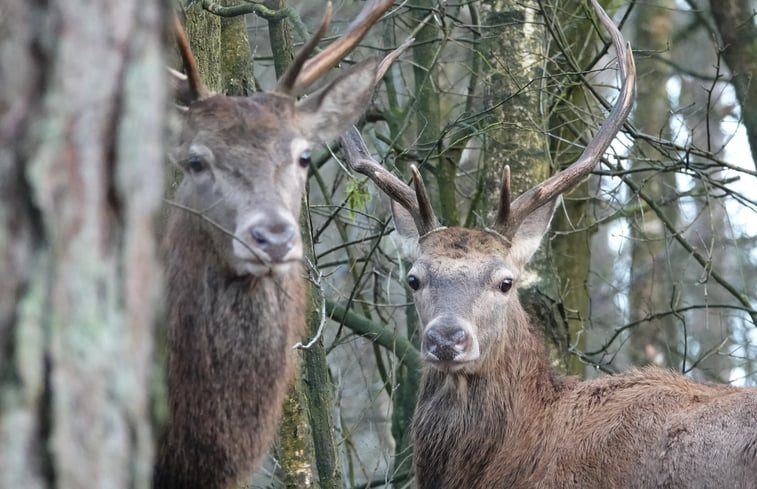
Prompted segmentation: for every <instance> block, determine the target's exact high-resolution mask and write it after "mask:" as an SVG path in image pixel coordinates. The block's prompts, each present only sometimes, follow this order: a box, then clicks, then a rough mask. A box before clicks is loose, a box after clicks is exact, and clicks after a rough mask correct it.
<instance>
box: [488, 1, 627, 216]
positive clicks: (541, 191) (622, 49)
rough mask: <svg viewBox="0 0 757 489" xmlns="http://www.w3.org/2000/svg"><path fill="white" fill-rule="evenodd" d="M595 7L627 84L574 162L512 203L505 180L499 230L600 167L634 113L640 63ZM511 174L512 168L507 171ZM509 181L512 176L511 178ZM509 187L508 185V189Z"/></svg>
mask: <svg viewBox="0 0 757 489" xmlns="http://www.w3.org/2000/svg"><path fill="white" fill-rule="evenodd" d="M591 4H592V7H593V8H594V10H595V11H596V12H597V16H598V17H599V20H600V22H602V24H603V25H604V26H605V28H606V29H607V30H608V32H609V33H610V36H611V37H612V43H613V46H614V47H615V51H616V53H617V57H618V64H619V66H620V76H621V79H622V80H623V85H622V88H621V91H620V94H619V96H618V100H617V101H616V102H615V105H614V106H613V107H612V110H611V111H610V114H609V116H608V117H607V119H606V120H605V121H604V123H602V126H601V127H600V128H599V131H597V134H596V135H595V136H594V138H593V139H592V140H591V141H590V142H589V144H588V145H586V148H585V149H584V152H583V153H582V154H581V156H580V157H579V158H578V160H576V161H575V162H574V163H573V164H572V165H570V166H569V167H568V168H565V169H564V170H562V171H561V172H559V173H557V174H555V175H553V176H552V177H550V178H548V179H547V180H545V181H543V182H542V183H540V184H539V185H537V186H536V187H533V188H531V189H530V190H527V191H526V192H524V193H522V194H521V195H520V196H519V197H518V198H517V199H515V201H513V203H512V204H510V202H509V200H510V189H509V182H507V183H506V184H505V182H503V186H502V194H501V197H500V206H499V210H498V211H497V221H496V227H497V228H499V229H513V228H515V227H517V226H518V224H520V223H521V222H522V221H523V219H524V218H525V217H526V216H527V215H528V214H530V213H531V212H533V211H534V210H535V209H537V208H539V207H541V206H542V205H544V204H545V203H547V202H549V201H551V200H552V199H554V198H556V197H557V196H558V195H560V194H562V193H563V192H565V191H566V190H568V189H569V188H571V187H573V186H574V185H576V184H577V183H578V182H580V181H581V180H583V179H584V178H586V176H588V175H589V173H591V171H592V170H593V169H594V167H595V166H596V164H597V162H598V161H599V159H600V158H601V157H602V154H604V152H605V151H606V150H607V148H608V147H609V146H610V143H611V142H612V140H613V139H614V138H615V135H616V134H617V133H618V131H619V130H620V128H621V127H622V126H623V123H624V122H625V120H626V117H628V114H629V113H630V112H631V107H632V106H633V101H634V98H635V96H636V65H635V64H634V61H633V54H632V52H631V46H630V45H629V44H628V43H626V42H625V41H624V40H623V36H622V35H621V34H620V31H619V30H618V28H617V27H615V24H614V23H613V22H612V20H610V17H608V16H607V14H606V13H605V11H604V10H603V9H602V7H600V6H599V4H598V3H597V2H596V0H591ZM506 174H507V175H509V170H508V171H506ZM508 180H509V179H508ZM505 187H508V188H507V189H505Z"/></svg>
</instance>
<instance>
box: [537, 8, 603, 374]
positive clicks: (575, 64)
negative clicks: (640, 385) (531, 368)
mask: <svg viewBox="0 0 757 489" xmlns="http://www.w3.org/2000/svg"><path fill="white" fill-rule="evenodd" d="M600 3H602V4H606V3H608V2H607V1H604V2H600ZM543 4H544V5H547V4H549V8H547V9H546V10H547V11H546V12H544V21H545V22H547V23H551V24H552V27H553V28H552V30H553V31H556V32H560V33H561V34H560V36H559V38H558V39H553V40H552V42H551V43H550V53H549V59H550V60H552V63H551V64H550V67H549V72H550V75H552V78H551V79H552V80H553V81H552V83H550V87H551V88H550V93H549V96H550V98H551V100H550V104H549V105H550V111H549V114H550V120H549V134H550V135H551V139H550V152H551V154H552V159H553V160H554V162H555V163H556V166H557V167H558V168H565V167H567V166H569V165H571V164H572V163H573V162H575V161H576V160H577V159H578V158H579V156H580V155H581V152H582V151H583V147H584V145H585V144H586V142H587V141H589V140H590V139H591V135H592V133H593V132H594V131H595V130H596V129H595V128H594V127H591V126H590V122H588V121H587V120H586V117H585V114H587V113H591V112H592V109H594V107H592V105H594V104H593V101H592V99H591V97H590V96H587V91H588V90H587V87H586V86H584V85H583V84H582V83H581V82H580V78H579V77H578V76H577V75H569V74H571V73H577V72H581V71H582V70H585V69H586V70H588V69H590V68H592V67H590V66H587V65H588V64H589V62H591V61H592V59H593V58H594V57H595V56H596V54H597V51H596V49H593V46H595V45H596V42H597V41H599V39H598V36H597V32H596V29H594V27H593V24H592V21H591V19H590V18H589V17H587V16H586V15H585V12H586V11H587V5H586V4H584V3H580V2H575V1H573V0H567V1H565V0H557V1H553V2H549V3H548V2H543ZM587 46H588V47H589V48H588V49H587V48H586V47H587ZM564 52H569V53H570V56H565V55H564ZM612 54H613V55H614V53H612ZM599 113H602V111H601V110H600V111H599ZM600 122H601V121H600ZM600 122H597V123H596V127H598V126H599V123H600ZM591 197H592V195H591V185H590V180H586V181H585V182H583V183H581V184H579V185H578V186H576V187H575V188H574V189H573V190H571V191H570V192H568V193H567V194H566V195H564V196H563V209H564V211H563V209H559V210H558V211H557V212H556V213H555V217H554V221H553V223H552V228H553V229H554V230H555V231H556V236H555V238H554V239H553V240H552V259H553V260H554V264H555V270H556V271H557V273H558V274H559V280H560V294H561V300H562V302H563V305H564V308H565V311H566V319H567V323H568V341H569V343H570V345H571V346H573V347H574V348H576V349H577V350H578V351H584V350H585V345H586V339H587V336H588V335H587V334H586V331H585V330H586V328H587V327H588V325H589V315H590V298H589V289H588V282H589V271H590V268H591V239H592V236H593V235H594V233H595V231H596V228H595V227H594V224H595V223H594V221H593V218H592V215H591V213H590V204H591V202H592V201H591ZM565 364H566V370H567V372H568V373H570V374H575V375H579V376H583V374H584V371H585V365H584V363H583V361H582V360H581V358H580V357H579V356H578V355H568V356H567V357H566V362H565Z"/></svg>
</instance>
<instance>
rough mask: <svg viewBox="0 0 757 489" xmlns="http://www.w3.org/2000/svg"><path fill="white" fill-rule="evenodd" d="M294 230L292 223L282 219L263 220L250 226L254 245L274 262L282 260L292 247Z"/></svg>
mask: <svg viewBox="0 0 757 489" xmlns="http://www.w3.org/2000/svg"><path fill="white" fill-rule="evenodd" d="M296 231H297V230H296V228H295V226H294V224H292V223H290V222H287V221H282V220H271V221H268V220H265V221H262V222H258V223H256V224H254V225H253V226H251V227H250V235H251V236H252V239H253V243H254V244H255V246H256V247H257V248H258V249H260V250H261V251H263V252H265V254H267V255H268V256H269V257H270V258H271V261H274V262H277V261H281V260H283V259H284V257H285V256H286V255H287V253H289V250H291V249H292V247H293V246H294V237H295V233H296Z"/></svg>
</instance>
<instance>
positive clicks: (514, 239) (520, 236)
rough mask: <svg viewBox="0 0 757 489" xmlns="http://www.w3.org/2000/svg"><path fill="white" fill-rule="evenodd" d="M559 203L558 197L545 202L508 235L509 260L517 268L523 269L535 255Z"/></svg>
mask: <svg viewBox="0 0 757 489" xmlns="http://www.w3.org/2000/svg"><path fill="white" fill-rule="evenodd" d="M559 202H561V198H560V197H558V198H556V199H554V200H551V201H549V202H546V203H545V204H544V205H542V206H541V207H539V208H537V209H536V210H535V211H533V212H532V213H530V214H529V215H528V216H526V218H525V219H523V222H521V223H520V224H519V225H518V227H517V228H515V230H514V231H512V232H511V233H509V234H510V236H508V237H509V238H510V241H511V243H512V246H511V248H510V259H511V260H512V261H513V263H514V264H515V265H516V266H517V267H518V268H521V267H524V266H525V265H526V263H528V261H529V260H530V259H531V257H532V256H533V255H534V253H536V250H537V249H539V245H540V244H541V240H542V238H543V237H544V234H545V233H546V232H547V229H548V228H549V223H550V222H551V221H552V215H553V214H554V213H555V208H556V207H557V204H558V203H559Z"/></svg>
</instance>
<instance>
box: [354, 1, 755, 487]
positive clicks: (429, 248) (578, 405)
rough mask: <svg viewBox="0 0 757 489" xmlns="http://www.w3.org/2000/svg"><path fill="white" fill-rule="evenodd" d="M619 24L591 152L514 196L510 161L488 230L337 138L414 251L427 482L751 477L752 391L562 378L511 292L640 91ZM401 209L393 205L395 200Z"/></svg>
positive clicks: (650, 372) (653, 372)
mask: <svg viewBox="0 0 757 489" xmlns="http://www.w3.org/2000/svg"><path fill="white" fill-rule="evenodd" d="M592 4H593V6H594V8H595V10H596V11H597V13H598V15H599V18H600V19H601V21H602V24H604V25H605V26H606V28H607V29H608V30H609V31H610V32H611V34H612V37H613V43H614V45H615V49H616V51H617V55H618V60H619V62H620V65H621V66H620V71H621V73H622V74H623V78H624V82H623V88H622V90H621V93H620V96H619V98H618V100H617V103H616V104H615V106H614V107H613V109H612V111H611V113H610V115H609V117H608V119H607V121H606V122H605V123H604V124H603V125H602V127H601V128H600V130H599V131H598V133H597V135H596V136H595V138H594V139H593V140H592V141H591V142H590V143H589V145H588V146H587V148H586V150H585V152H584V154H583V155H582V157H581V158H580V159H579V160H578V161H577V162H576V163H574V165H572V166H571V167H570V168H568V169H566V170H564V171H562V172H560V173H558V174H557V175H555V176H553V177H552V178H550V179H548V180H546V181H545V182H543V183H541V184H540V185H538V186H536V187H535V188H533V189H531V190H529V191H528V192H526V193H524V194H523V195H521V196H520V197H519V198H517V199H515V200H514V201H513V202H512V204H510V197H509V193H510V192H509V170H505V177H504V182H503V185H502V187H501V198H500V206H499V211H498V213H497V217H496V223H495V225H494V227H493V228H492V229H464V228H459V227H452V228H444V227H440V226H439V225H438V222H437V220H436V219H435V217H434V213H433V211H432V210H431V207H430V204H429V200H428V198H427V196H426V191H425V189H424V186H423V182H422V181H421V178H420V174H419V173H418V171H417V170H416V169H415V168H413V170H414V171H413V180H414V187H415V188H414V190H413V189H411V188H410V187H409V186H407V185H405V184H404V182H402V181H401V180H399V179H398V178H396V177H395V176H393V175H392V174H391V173H389V172H388V171H387V170H386V169H384V168H383V167H381V166H380V165H378V164H377V163H375V162H374V161H372V160H371V159H370V156H369V155H368V153H367V149H366V148H365V146H364V145H363V143H362V139H360V135H359V133H357V131H356V130H354V129H353V130H351V131H350V132H349V133H348V134H347V135H345V136H343V145H344V147H345V149H346V150H347V154H348V158H347V159H348V161H349V162H350V164H351V165H352V167H353V169H355V170H356V171H358V172H360V173H364V174H365V175H368V176H369V177H370V178H371V179H372V180H373V181H374V182H375V183H376V184H377V185H378V186H379V187H380V188H381V189H382V190H383V191H384V192H385V193H386V194H388V195H389V196H390V197H391V198H392V200H393V211H394V221H395V226H396V228H397V232H398V233H399V234H400V235H402V236H403V237H405V238H408V239H410V240H412V243H413V245H414V246H413V248H414V249H415V250H416V251H415V255H414V256H413V258H414V264H413V266H412V268H411V269H410V271H409V274H408V276H407V283H408V285H409V286H410V288H411V289H412V290H413V291H414V301H415V305H416V309H417V311H418V315H419V317H420V320H421V323H422V324H423V335H422V340H421V354H422V356H423V359H424V361H425V363H426V364H427V368H426V369H425V370H424V372H423V378H422V385H421V388H420V392H419V394H418V396H419V398H418V404H417V407H416V413H415V417H414V420H413V440H414V471H415V476H416V477H417V480H418V483H419V486H420V488H422V489H476V488H481V489H492V488H510V489H515V488H528V489H555V488H575V489H579V488H580V489H599V488H602V489H609V488H618V489H620V488H623V489H625V488H637V489H641V488H670V489H673V488H689V489H692V488H702V489H704V488H710V489H715V488H729V489H736V488H738V489H747V488H750V489H755V488H757V390H754V389H739V388H734V387H730V386H725V385H702V384H699V383H696V382H693V381H691V380H689V379H686V378H685V377H683V376H681V375H678V374H676V373H673V372H670V371H666V370H661V369H652V368H650V369H643V370H636V371H632V372H629V373H626V374H623V375H617V376H608V377H604V378H601V379H597V380H591V381H584V382H580V381H577V380H575V379H572V378H565V377H561V376H560V375H558V374H557V373H556V372H555V371H554V370H553V369H552V368H551V367H550V364H549V361H548V358H547V356H546V354H545V351H544V348H543V345H542V342H541V340H540V338H539V335H538V333H537V331H538V329H537V328H536V327H535V326H534V325H533V324H531V322H530V320H529V318H528V317H527V315H526V313H525V312H524V310H523V308H522V306H521V304H520V303H519V300H518V296H517V293H516V287H517V284H518V280H519V278H520V276H521V273H522V271H523V268H524V266H525V265H526V264H527V263H528V261H529V260H530V258H531V256H532V254H533V253H534V252H535V251H536V249H537V248H538V246H539V243H540V241H541V239H542V236H543V235H544V233H545V232H546V229H547V227H548V226H549V222H550V220H551V217H552V214H553V211H554V209H555V207H556V202H557V201H559V196H560V194H561V193H562V192H564V191H566V190H567V189H569V188H571V186H573V185H574V184H576V183H577V182H578V181H580V180H581V179H583V178H585V177H586V176H587V175H588V173H589V172H590V171H591V170H592V168H593V167H594V166H595V164H596V162H597V161H598V160H599V159H600V157H601V155H602V154H603V153H604V151H605V150H606V149H607V147H608V145H609V144H610V142H611V140H612V139H613V138H614V136H615V134H616V133H617V131H618V130H619V129H620V127H621V126H622V124H623V122H624V121H625V119H626V117H627V115H628V113H629V111H630V108H631V105H632V102H633V97H634V85H635V71H634V70H635V68H634V64H633V58H632V56H631V52H630V48H629V47H628V46H627V45H625V44H624V42H623V40H622V37H621V36H620V33H619V32H618V31H617V29H616V28H615V26H614V25H613V24H612V22H611V20H610V19H609V18H608V17H607V15H606V14H605V13H604V12H603V11H602V10H601V9H600V7H599V6H598V5H597V3H596V2H595V1H594V0H592ZM396 204H399V205H396Z"/></svg>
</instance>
